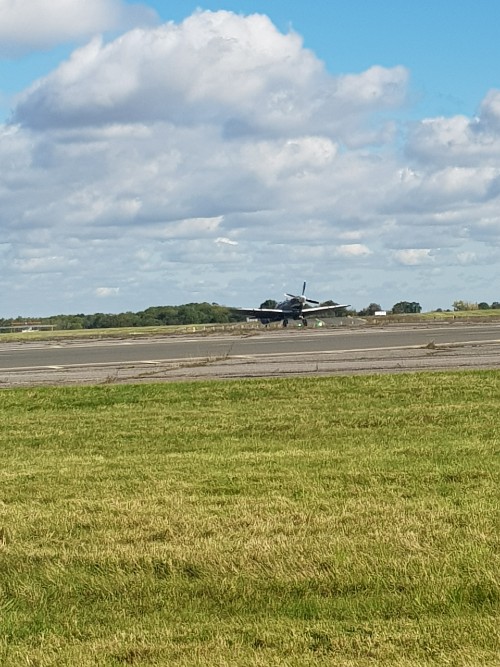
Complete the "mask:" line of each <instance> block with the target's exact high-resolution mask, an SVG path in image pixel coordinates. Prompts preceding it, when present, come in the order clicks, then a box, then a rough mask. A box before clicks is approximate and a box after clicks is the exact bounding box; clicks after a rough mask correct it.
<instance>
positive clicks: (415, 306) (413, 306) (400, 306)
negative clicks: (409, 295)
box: [392, 301, 422, 315]
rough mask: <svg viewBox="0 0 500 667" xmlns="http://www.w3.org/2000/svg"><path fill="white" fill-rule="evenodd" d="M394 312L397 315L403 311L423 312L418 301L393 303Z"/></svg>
mask: <svg viewBox="0 0 500 667" xmlns="http://www.w3.org/2000/svg"><path fill="white" fill-rule="evenodd" d="M392 312H393V313H394V314H395V315H399V314H401V313H420V312H422V306H421V305H420V304H419V303H417V302H416V301H399V302H398V303H395V304H394V305H393V307H392Z"/></svg>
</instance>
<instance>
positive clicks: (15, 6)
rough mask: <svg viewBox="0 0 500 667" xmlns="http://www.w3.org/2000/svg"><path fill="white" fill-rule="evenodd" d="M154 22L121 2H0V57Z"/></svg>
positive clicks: (144, 11)
mask: <svg viewBox="0 0 500 667" xmlns="http://www.w3.org/2000/svg"><path fill="white" fill-rule="evenodd" d="M155 20H156V14H155V13H154V12H153V11H152V10H151V9H148V8H146V7H145V6H141V5H128V4H126V3H125V2H123V0H85V1H84V2H82V0H0V57H2V56H3V57H16V56H20V55H23V54H25V53H27V52H29V51H32V50H37V49H49V48H51V47H53V46H56V45H57V44H61V43H65V42H72V41H80V40H82V39H86V38H88V37H89V36H91V35H95V34H96V33H101V32H106V31H109V30H123V29H126V28H130V27H132V26H133V25H137V24H138V23H139V24H141V23H142V24H150V23H152V22H153V21H155Z"/></svg>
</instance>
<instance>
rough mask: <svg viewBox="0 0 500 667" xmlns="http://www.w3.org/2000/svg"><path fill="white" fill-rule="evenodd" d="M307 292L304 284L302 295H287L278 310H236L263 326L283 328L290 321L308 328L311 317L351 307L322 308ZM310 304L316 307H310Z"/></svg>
mask: <svg viewBox="0 0 500 667" xmlns="http://www.w3.org/2000/svg"><path fill="white" fill-rule="evenodd" d="M305 292H306V283H305V282H304V285H303V287H302V294H299V295H295V294H285V296H286V297H287V298H286V300H285V301H282V302H281V303H278V305H277V306H276V308H235V309H234V310H235V311H237V312H239V313H242V314H243V315H248V317H254V318H255V319H257V320H259V321H260V322H261V323H262V324H270V323H271V322H283V326H284V327H287V326H288V322H289V320H300V321H301V322H302V324H303V325H304V326H305V327H306V326H307V319H308V318H310V317H324V316H325V315H328V314H332V313H333V311H335V310H340V309H341V308H348V307H349V304H344V305H340V304H339V305H334V306H321V305H320V302H319V301H315V300H314V299H309V298H308V297H306V295H305ZM310 303H312V304H316V305H315V306H309V305H308V304H310Z"/></svg>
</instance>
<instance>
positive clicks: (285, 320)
mask: <svg viewBox="0 0 500 667" xmlns="http://www.w3.org/2000/svg"><path fill="white" fill-rule="evenodd" d="M283 326H284V327H287V326H288V320H287V319H286V317H285V319H284V320H283Z"/></svg>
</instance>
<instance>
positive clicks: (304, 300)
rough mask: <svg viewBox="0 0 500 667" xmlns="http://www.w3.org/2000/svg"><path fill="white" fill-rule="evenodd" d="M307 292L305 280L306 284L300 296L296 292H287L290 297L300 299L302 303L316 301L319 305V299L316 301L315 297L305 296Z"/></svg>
mask: <svg viewBox="0 0 500 667" xmlns="http://www.w3.org/2000/svg"><path fill="white" fill-rule="evenodd" d="M305 292H306V283H305V281H304V285H303V286H302V294H301V295H300V296H296V295H295V294H285V296H287V297H288V298H290V299H298V300H299V301H300V302H301V303H305V302H306V301H307V303H316V304H318V305H319V303H320V302H319V301H315V300H314V299H309V298H308V297H306V296H305Z"/></svg>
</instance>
